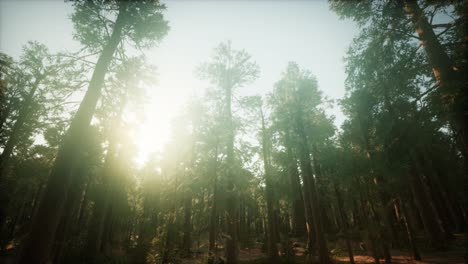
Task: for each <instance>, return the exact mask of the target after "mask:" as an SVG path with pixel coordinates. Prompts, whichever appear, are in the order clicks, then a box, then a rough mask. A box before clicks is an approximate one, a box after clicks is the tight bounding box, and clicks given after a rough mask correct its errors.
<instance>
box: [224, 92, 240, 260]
mask: <svg viewBox="0 0 468 264" xmlns="http://www.w3.org/2000/svg"><path fill="white" fill-rule="evenodd" d="M231 103H232V87H230V86H228V87H226V122H227V130H228V131H227V132H228V141H227V150H226V163H227V190H226V211H227V212H226V213H227V215H226V221H227V235H228V237H227V238H226V264H237V263H239V239H238V234H237V220H238V210H237V209H238V208H237V207H238V206H237V192H238V190H237V187H236V185H235V183H234V182H235V171H234V162H235V160H234V127H233V124H232V109H231Z"/></svg>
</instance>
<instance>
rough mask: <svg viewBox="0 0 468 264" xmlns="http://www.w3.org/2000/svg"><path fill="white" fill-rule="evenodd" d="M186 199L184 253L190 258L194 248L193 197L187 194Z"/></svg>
mask: <svg viewBox="0 0 468 264" xmlns="http://www.w3.org/2000/svg"><path fill="white" fill-rule="evenodd" d="M185 196H186V197H185V199H184V226H183V229H184V235H183V238H182V253H183V254H184V255H185V256H187V257H189V256H190V255H191V252H190V251H191V247H192V195H191V194H190V193H187V194H185Z"/></svg>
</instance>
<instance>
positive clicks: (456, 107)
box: [404, 0, 468, 162]
mask: <svg viewBox="0 0 468 264" xmlns="http://www.w3.org/2000/svg"><path fill="white" fill-rule="evenodd" d="M465 5H466V4H465ZM404 8H405V11H406V13H407V14H408V15H409V17H410V19H411V21H412V23H413V25H414V27H415V29H416V32H417V33H418V36H419V38H420V39H421V43H422V45H423V47H424V50H425V51H426V55H427V58H428V60H429V63H430V64H431V66H432V71H433V74H434V77H435V79H436V81H437V84H438V85H439V90H440V92H441V99H442V101H443V103H444V104H445V108H446V109H445V110H446V111H447V115H448V116H449V118H450V119H451V121H452V123H453V124H454V125H455V127H456V128H457V130H458V131H457V134H459V137H458V138H457V140H458V142H459V144H460V147H461V149H462V153H463V156H464V158H465V160H466V159H467V158H468V116H467V113H468V104H467V103H466V102H467V100H468V92H467V89H466V83H465V82H464V79H463V72H462V71H460V69H458V68H457V67H456V66H455V65H454V63H453V61H452V60H451V59H450V57H449V56H448V55H447V53H446V52H445V50H444V48H443V46H442V45H441V43H440V42H439V40H438V39H437V36H436V34H435V32H434V30H433V29H432V27H431V24H430V23H429V21H428V20H427V18H426V16H425V15H424V12H423V11H422V10H421V8H420V7H419V5H418V2H417V1H416V0H405V1H404ZM465 162H466V161H465Z"/></svg>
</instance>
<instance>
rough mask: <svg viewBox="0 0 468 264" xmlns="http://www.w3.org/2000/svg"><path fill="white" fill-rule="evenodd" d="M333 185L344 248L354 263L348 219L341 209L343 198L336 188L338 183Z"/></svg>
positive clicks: (350, 261) (350, 260)
mask: <svg viewBox="0 0 468 264" xmlns="http://www.w3.org/2000/svg"><path fill="white" fill-rule="evenodd" d="M333 185H334V186H333V187H334V189H335V195H336V199H337V200H338V211H339V213H340V219H341V223H342V226H343V233H344V235H345V240H346V249H347V250H348V255H349V263H351V264H354V254H353V248H352V247H351V240H350V236H349V225H348V220H347V219H346V215H345V212H344V210H343V198H342V197H341V192H340V191H339V190H338V185H337V184H336V182H334V183H333Z"/></svg>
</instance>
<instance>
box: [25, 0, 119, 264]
mask: <svg viewBox="0 0 468 264" xmlns="http://www.w3.org/2000/svg"><path fill="white" fill-rule="evenodd" d="M122 3H124V2H122ZM125 6H126V5H125V4H121V5H120V10H119V14H118V17H117V20H116V22H115V25H114V29H113V32H112V35H111V37H110V39H109V42H108V43H107V44H106V46H105V47H104V49H103V51H102V53H101V55H100V57H99V59H98V61H97V63H96V68H95V69H94V72H93V75H92V77H91V81H90V83H89V86H88V90H87V92H86V94H85V97H84V98H83V101H82V102H81V104H80V107H79V109H78V111H77V113H76V114H75V116H74V118H73V120H72V122H71V124H70V128H69V129H68V131H67V134H66V136H65V139H64V141H63V144H62V145H61V147H60V148H59V151H58V153H57V157H56V159H55V163H54V165H53V167H52V170H51V173H50V176H49V181H48V183H47V186H46V189H45V192H44V195H43V197H42V200H41V203H40V204H39V207H38V210H37V213H36V215H35V217H34V220H33V224H32V228H31V233H30V234H29V238H28V239H27V241H26V243H25V244H24V247H23V249H22V251H21V253H20V258H19V263H20V264H30V263H46V262H47V259H48V257H49V253H50V248H51V245H52V242H53V241H54V239H55V232H56V230H57V225H58V223H59V221H60V217H61V214H62V209H63V206H64V204H65V201H66V197H67V194H68V189H69V187H70V183H71V177H72V175H71V171H72V170H73V169H74V167H75V166H76V162H77V159H78V157H79V153H80V152H81V147H80V146H81V141H82V140H81V138H82V135H83V134H84V132H85V131H87V129H88V127H89V124H90V122H91V118H92V117H93V114H94V110H95V108H96V104H97V102H98V100H99V98H100V95H101V88H102V85H103V83H104V77H105V75H106V72H107V69H108V67H109V65H110V63H111V61H112V58H113V54H114V52H115V50H116V49H117V46H118V44H119V43H120V39H121V34H122V28H123V25H124V15H125V12H124V10H125Z"/></svg>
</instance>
